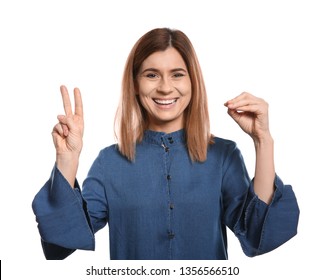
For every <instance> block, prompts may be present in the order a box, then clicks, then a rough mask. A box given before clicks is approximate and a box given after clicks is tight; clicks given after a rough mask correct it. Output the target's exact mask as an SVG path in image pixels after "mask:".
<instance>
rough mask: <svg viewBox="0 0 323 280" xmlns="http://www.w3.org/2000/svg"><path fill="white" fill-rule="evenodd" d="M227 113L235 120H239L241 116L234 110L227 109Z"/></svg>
mask: <svg viewBox="0 0 323 280" xmlns="http://www.w3.org/2000/svg"><path fill="white" fill-rule="evenodd" d="M228 114H229V116H230V117H231V118H233V119H234V120H235V121H236V122H238V121H239V119H240V118H241V115H240V113H238V112H237V111H236V110H232V109H228Z"/></svg>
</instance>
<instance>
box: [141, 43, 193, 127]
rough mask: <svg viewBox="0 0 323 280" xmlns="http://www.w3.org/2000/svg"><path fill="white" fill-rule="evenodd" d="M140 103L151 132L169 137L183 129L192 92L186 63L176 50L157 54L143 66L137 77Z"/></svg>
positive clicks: (171, 49) (149, 57)
mask: <svg viewBox="0 0 323 280" xmlns="http://www.w3.org/2000/svg"><path fill="white" fill-rule="evenodd" d="M137 89H138V95H139V99H140V102H141V104H142V106H143V107H144V108H145V110H146V111H147V114H148V122H149V129H151V130H155V131H163V132H166V133H170V132H173V131H176V130H179V129H182V128H183V127H184V111H185V109H186V108H187V106H188V104H189V103H190V100H191V95H192V89H191V79H190V77H189V74H188V71H187V68H186V65H185V62H184V60H183V58H182V56H181V55H180V54H179V52H178V51H177V50H176V49H175V48H168V49H166V50H165V51H158V52H155V53H153V54H151V55H150V56H148V57H147V58H146V59H145V60H144V61H143V63H142V65H141V67H140V70H139V74H138V77H137Z"/></svg>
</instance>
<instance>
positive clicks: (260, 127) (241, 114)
mask: <svg viewBox="0 0 323 280" xmlns="http://www.w3.org/2000/svg"><path fill="white" fill-rule="evenodd" d="M224 105H225V106H227V107H228V114H229V115H230V116H231V117H232V118H233V119H234V120H235V121H236V122H237V123H238V124H239V126H240V127H241V128H242V130H243V131H244V132H246V133H247V134H249V135H250V136H251V138H252V139H253V141H254V145H255V151H256V167H255V176H254V191H255V193H256V194H257V195H258V197H259V198H260V199H261V200H262V201H264V202H266V203H267V204H269V203H270V201H271V199H272V197H273V194H274V190H275V188H274V179H275V167H274V141H273V139H272V137H271V134H270V131H269V121H268V104H267V103H266V102H265V101H264V100H263V99H261V98H257V97H255V96H253V95H251V94H249V93H246V92H244V93H242V94H241V95H239V96H237V97H236V98H234V99H231V100H229V101H227V102H226V103H225V104H224Z"/></svg>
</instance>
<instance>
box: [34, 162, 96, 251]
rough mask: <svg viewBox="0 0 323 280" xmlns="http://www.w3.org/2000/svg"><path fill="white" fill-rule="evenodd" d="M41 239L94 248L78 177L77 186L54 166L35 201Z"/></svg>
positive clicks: (89, 248) (79, 247)
mask: <svg viewBox="0 0 323 280" xmlns="http://www.w3.org/2000/svg"><path fill="white" fill-rule="evenodd" d="M32 208H33V211H34V213H35V215H36V221H37V223H38V229H39V233H40V235H41V238H42V241H43V242H45V243H50V244H54V245H58V246H61V247H64V248H68V249H83V250H94V247H95V242H94V235H93V231H92V229H91V225H90V223H89V218H88V215H87V212H86V203H85V201H84V200H83V198H82V195H81V192H80V188H79V185H78V183H77V181H76V183H75V187H74V189H73V188H71V186H70V185H69V183H68V182H67V180H66V179H65V178H64V176H63V175H62V174H61V172H60V171H59V170H58V168H57V167H56V166H55V167H54V169H53V171H52V174H51V178H50V179H49V180H48V181H47V182H46V184H45V185H44V186H43V187H42V188H41V190H40V191H39V192H38V193H37V195H36V196H35V198H34V200H33V203H32Z"/></svg>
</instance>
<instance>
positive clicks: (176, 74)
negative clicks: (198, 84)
mask: <svg viewBox="0 0 323 280" xmlns="http://www.w3.org/2000/svg"><path fill="white" fill-rule="evenodd" d="M184 76H185V75H184V74H183V73H181V72H176V73H174V74H173V77H174V78H181V77H184Z"/></svg>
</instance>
